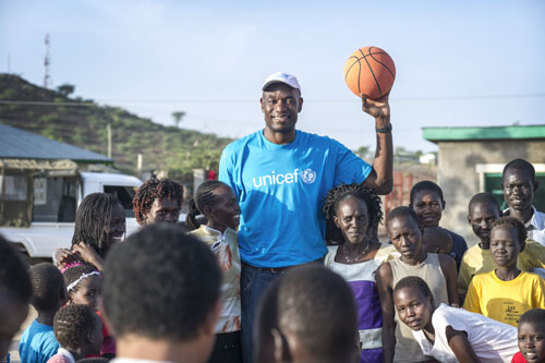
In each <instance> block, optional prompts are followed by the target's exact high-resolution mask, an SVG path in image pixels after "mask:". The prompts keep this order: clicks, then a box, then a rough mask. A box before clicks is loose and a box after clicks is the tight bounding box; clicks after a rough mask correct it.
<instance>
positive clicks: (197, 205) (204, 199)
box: [185, 180, 229, 230]
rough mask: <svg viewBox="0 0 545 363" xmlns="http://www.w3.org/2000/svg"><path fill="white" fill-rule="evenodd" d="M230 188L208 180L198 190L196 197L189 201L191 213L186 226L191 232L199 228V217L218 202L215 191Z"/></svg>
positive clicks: (216, 181)
mask: <svg viewBox="0 0 545 363" xmlns="http://www.w3.org/2000/svg"><path fill="white" fill-rule="evenodd" d="M220 187H227V188H229V186H228V185H227V184H225V183H224V182H221V181H219V180H207V181H205V182H204V183H202V184H201V185H199V187H198V188H197V191H196V192H195V196H194V197H193V198H191V199H190V200H189V212H188V213H187V216H186V222H185V223H186V225H187V228H188V229H189V230H194V229H197V228H199V222H198V221H197V216H198V215H199V214H204V208H206V207H210V206H213V205H214V203H215V202H216V200H217V196H216V195H215V194H214V190H216V189H218V188H220Z"/></svg>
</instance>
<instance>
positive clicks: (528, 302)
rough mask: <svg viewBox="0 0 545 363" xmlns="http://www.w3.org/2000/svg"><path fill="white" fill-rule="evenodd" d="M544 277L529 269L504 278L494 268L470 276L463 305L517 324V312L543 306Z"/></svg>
mask: <svg viewBox="0 0 545 363" xmlns="http://www.w3.org/2000/svg"><path fill="white" fill-rule="evenodd" d="M544 294H545V280H543V279H542V278H541V277H539V276H538V275H536V274H533V273H530V272H524V271H523V272H521V273H520V274H519V275H518V276H517V277H516V278H515V279H513V280H510V281H503V280H500V279H499V278H498V276H496V272H495V271H490V272H488V273H485V274H480V275H477V276H475V277H473V279H472V280H471V283H470V284H469V289H468V290H467V295H466V299H465V302H464V309H466V310H468V311H471V312H474V313H479V314H482V315H484V316H488V317H489V318H491V319H494V320H497V321H500V322H502V323H506V324H509V325H512V326H517V324H518V321H519V319H520V316H521V315H522V314H524V313H525V312H526V311H528V310H530V309H534V308H539V309H545V295H544Z"/></svg>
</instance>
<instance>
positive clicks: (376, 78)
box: [344, 47, 396, 100]
mask: <svg viewBox="0 0 545 363" xmlns="http://www.w3.org/2000/svg"><path fill="white" fill-rule="evenodd" d="M395 76H396V67H395V65H394V61H393V60H392V58H391V57H390V56H389V55H388V53H386V52H385V51H384V50H382V49H380V48H378V47H364V48H360V49H358V50H356V51H355V52H354V53H352V54H351V55H350V57H348V60H347V61H346V63H345V65H344V81H345V82H346V84H347V86H348V88H350V90H351V91H352V92H353V93H354V94H355V95H356V96H359V97H361V96H366V97H369V98H371V99H373V100H376V99H378V98H381V97H382V96H384V95H386V94H388V92H390V90H391V89H392V85H393V84H394V79H395Z"/></svg>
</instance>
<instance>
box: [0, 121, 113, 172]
mask: <svg viewBox="0 0 545 363" xmlns="http://www.w3.org/2000/svg"><path fill="white" fill-rule="evenodd" d="M0 158H3V159H39V160H61V159H62V160H66V159H69V160H72V161H75V162H80V163H106V164H112V163H113V162H114V161H113V160H112V159H110V158H108V157H106V156H104V155H102V154H98V153H95V152H92V151H89V150H85V149H82V148H79V147H76V146H72V145H69V144H66V143H63V142H59V141H55V140H51V139H48V138H47V137H43V136H41V135H37V134H33V133H31V132H28V131H24V130H21V129H17V128H15V127H11V126H7V125H3V124H0Z"/></svg>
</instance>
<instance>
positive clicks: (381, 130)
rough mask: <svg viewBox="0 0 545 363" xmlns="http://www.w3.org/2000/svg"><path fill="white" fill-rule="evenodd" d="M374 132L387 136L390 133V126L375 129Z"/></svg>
mask: <svg viewBox="0 0 545 363" xmlns="http://www.w3.org/2000/svg"><path fill="white" fill-rule="evenodd" d="M375 131H376V133H377V134H387V133H389V132H391V131H392V124H390V123H389V124H388V125H386V126H384V127H375Z"/></svg>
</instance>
